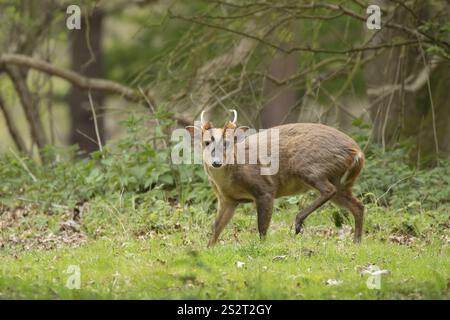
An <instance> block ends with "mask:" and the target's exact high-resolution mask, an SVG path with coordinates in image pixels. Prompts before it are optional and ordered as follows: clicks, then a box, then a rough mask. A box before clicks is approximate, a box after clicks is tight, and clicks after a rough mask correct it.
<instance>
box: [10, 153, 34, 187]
mask: <svg viewBox="0 0 450 320" xmlns="http://www.w3.org/2000/svg"><path fill="white" fill-rule="evenodd" d="M9 151H10V152H11V153H12V154H13V156H14V157H15V158H16V159H17V161H19V163H20V164H21V165H22V167H23V168H24V169H25V171H26V172H27V173H28V175H29V176H30V178H31V180H33V182H37V181H38V179H37V178H36V177H35V176H34V174H33V173H32V172H31V171H30V169H29V168H28V166H27V164H26V163H25V162H24V161H23V160H22V159H21V158H20V157H19V156H18V155H17V154H16V153H15V152H14V150H13V149H12V148H9Z"/></svg>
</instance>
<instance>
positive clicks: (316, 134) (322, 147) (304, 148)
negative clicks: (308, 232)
mask: <svg viewBox="0 0 450 320" xmlns="http://www.w3.org/2000/svg"><path fill="white" fill-rule="evenodd" d="M232 127H233V128H235V127H236V126H235V125H234V126H229V125H228V123H227V124H226V125H225V126H224V129H227V128H228V129H229V128H232ZM275 128H277V129H279V137H280V139H279V155H280V157H279V170H278V173H277V174H275V175H272V176H265V175H261V174H260V165H259V164H253V165H251V164H242V165H239V164H228V165H224V166H222V167H221V168H219V169H215V168H212V167H210V166H208V165H206V164H205V171H206V173H207V174H208V177H209V179H210V181H211V184H212V186H213V189H214V192H215V193H216V195H217V198H218V203H219V204H218V215H217V218H216V221H215V223H214V225H213V235H212V237H211V240H210V241H209V245H214V244H215V243H216V241H217V240H218V238H219V235H220V233H221V232H222V230H223V229H224V228H225V226H226V224H227V223H228V222H229V221H230V219H231V218H232V216H233V214H234V209H235V208H236V206H237V205H238V204H239V203H243V202H254V203H255V204H256V209H257V213H258V230H259V233H260V236H261V237H262V238H263V237H265V235H266V233H267V229H268V227H269V224H270V220H271V216H272V211H273V201H274V199H275V198H278V197H283V196H287V195H293V194H298V193H301V192H304V191H306V190H308V189H316V190H318V191H319V192H320V196H319V197H318V198H317V199H316V200H315V201H314V202H313V203H312V204H311V205H309V206H308V207H306V208H304V209H303V210H301V211H300V212H299V213H298V214H297V216H296V219H295V228H296V233H299V232H300V231H301V230H302V226H303V222H304V220H305V219H306V218H307V217H308V216H309V215H310V214H311V213H312V212H313V211H314V210H316V209H317V208H319V207H320V206H322V205H323V204H324V203H326V202H327V201H329V200H331V201H332V202H333V203H335V204H336V205H338V206H340V207H343V208H345V209H347V210H349V211H350V212H351V213H352V214H353V216H354V217H355V237H354V240H355V242H359V241H360V240H361V236H362V225H363V214H364V206H363V205H362V203H361V202H359V201H358V200H357V199H356V198H355V197H354V196H353V195H352V190H351V188H352V186H353V183H354V181H355V180H356V178H357V176H358V175H359V173H360V171H361V169H362V167H363V164H364V155H363V153H362V151H361V149H360V148H359V146H358V145H357V144H356V142H355V141H354V140H353V139H351V138H350V137H349V136H347V135H346V134H344V133H342V132H340V131H338V130H336V129H334V128H332V127H329V126H325V125H321V124H313V123H295V124H286V125H282V126H278V127H275ZM258 134H259V133H258ZM240 143H244V144H246V150H248V147H249V146H248V143H249V139H248V138H246V139H244V140H243V141H242V142H240Z"/></svg>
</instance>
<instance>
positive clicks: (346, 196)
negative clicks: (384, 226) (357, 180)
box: [332, 190, 364, 243]
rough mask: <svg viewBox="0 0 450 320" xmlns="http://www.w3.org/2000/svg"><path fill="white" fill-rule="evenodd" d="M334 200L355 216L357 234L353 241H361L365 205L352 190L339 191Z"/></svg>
mask: <svg viewBox="0 0 450 320" xmlns="http://www.w3.org/2000/svg"><path fill="white" fill-rule="evenodd" d="M332 201H333V203H335V204H336V205H338V206H339V207H341V208H344V209H347V210H348V211H350V212H351V213H352V215H353V217H355V236H354V239H353V241H354V242H355V243H359V242H361V237H362V229H363V222H364V205H363V204H362V203H361V202H360V201H359V200H358V199H356V198H355V197H354V196H353V195H352V192H351V190H343V191H341V190H340V191H338V193H337V194H336V195H335V197H334V198H333V199H332Z"/></svg>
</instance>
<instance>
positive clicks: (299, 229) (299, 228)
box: [295, 223, 303, 234]
mask: <svg viewBox="0 0 450 320" xmlns="http://www.w3.org/2000/svg"><path fill="white" fill-rule="evenodd" d="M299 233H303V223H296V224H295V234H299Z"/></svg>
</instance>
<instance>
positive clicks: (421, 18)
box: [365, 0, 450, 159]
mask: <svg viewBox="0 0 450 320" xmlns="http://www.w3.org/2000/svg"><path fill="white" fill-rule="evenodd" d="M377 4H379V5H380V6H382V7H383V8H388V7H390V8H391V9H392V7H393V6H397V8H396V10H395V13H394V15H393V18H392V21H391V22H394V23H397V24H399V25H402V26H406V27H408V28H410V29H413V30H422V31H423V32H425V33H426V34H431V35H434V34H436V33H435V32H434V31H433V30H431V28H432V25H437V26H439V28H440V27H441V26H444V25H445V22H446V21H448V19H449V18H450V17H449V6H448V3H447V4H446V3H445V2H444V1H430V2H417V1H405V2H399V1H386V0H382V1H378V2H377ZM441 34H442V33H441ZM438 35H439V33H438ZM368 36H369V37H372V39H371V43H372V44H380V43H383V42H386V41H389V40H390V39H395V38H399V37H400V38H401V37H407V36H408V35H405V32H404V31H402V30H395V29H389V28H382V29H381V30H380V31H375V30H374V31H368ZM431 48H433V47H431ZM434 48H437V47H434ZM449 66H450V64H449V61H448V60H446V59H444V58H442V57H438V56H437V55H435V54H434V52H433V50H430V48H429V49H428V50H427V51H425V49H424V47H423V45H419V46H414V47H406V46H402V47H398V48H389V49H388V50H386V51H385V52H383V53H382V54H380V55H378V56H377V57H376V58H375V59H373V60H372V61H371V62H370V63H368V64H367V65H366V67H365V71H366V79H367V84H368V96H369V100H370V107H369V113H370V116H371V119H372V122H373V138H374V141H375V142H378V143H381V144H382V145H383V147H386V146H390V145H393V144H394V143H395V142H397V141H399V140H400V139H403V140H404V139H412V140H413V141H414V142H415V148H414V152H413V155H414V156H415V157H417V159H420V158H421V157H422V159H423V158H427V157H429V156H430V155H431V156H433V155H434V157H436V156H439V153H441V152H443V153H449V152H450V143H449V142H448V137H449V136H450V112H449V110H448V107H449V104H448V101H449V100H450V91H449V90H448V89H446V87H447V88H448V81H449V73H448V70H449V69H448V68H449ZM424 155H425V157H424Z"/></svg>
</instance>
